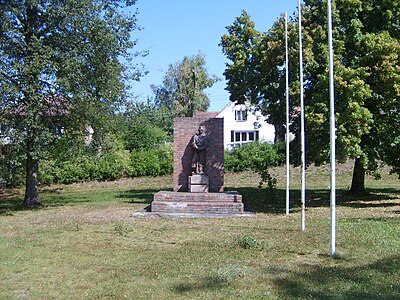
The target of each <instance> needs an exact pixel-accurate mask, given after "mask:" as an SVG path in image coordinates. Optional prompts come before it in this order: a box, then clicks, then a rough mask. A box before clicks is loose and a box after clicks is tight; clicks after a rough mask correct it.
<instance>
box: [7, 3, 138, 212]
mask: <svg viewBox="0 0 400 300" xmlns="http://www.w3.org/2000/svg"><path fill="white" fill-rule="evenodd" d="M134 3H135V1H133V0H126V1H124V0H113V1H111V0H0V18H1V20H2V21H1V23H0V90H1V98H2V102H1V105H0V108H1V110H2V114H3V115H5V116H6V118H7V120H8V123H10V124H11V125H12V126H13V128H15V132H19V133H20V134H19V135H18V138H16V139H15V140H14V142H15V143H23V144H24V145H25V156H26V192H25V198H24V206H26V207H30V206H34V205H37V204H39V203H40V200H39V192H38V179H37V175H38V170H39V161H40V159H41V153H42V148H43V147H44V146H45V145H46V144H47V143H48V142H49V141H50V138H51V131H50V128H51V126H50V125H51V123H53V122H56V121H55V120H56V119H58V120H57V122H59V121H60V120H64V121H65V117H66V116H68V118H69V119H70V120H71V119H73V122H71V123H70V124H69V125H70V126H73V124H77V125H79V124H80V125H81V126H84V125H87V124H91V125H94V126H95V125H96V124H98V122H97V121H98V120H99V117H100V116H104V115H107V114H108V115H109V114H111V113H112V112H113V111H114V110H115V109H116V108H117V106H118V104H119V103H120V102H121V101H122V100H123V99H124V96H125V90H126V88H127V84H126V82H127V80H132V79H133V80H137V79H138V77H139V76H140V73H141V70H140V69H138V68H137V67H136V66H133V67H132V68H131V69H128V65H129V64H130V62H131V60H130V59H131V58H132V56H133V55H135V54H136V53H133V52H132V51H131V49H132V47H133V46H134V45H135V42H132V41H131V39H130V33H131V32H132V31H133V30H135V29H137V25H136V23H137V20H136V12H135V13H133V14H130V15H128V14H126V13H124V11H125V9H126V8H127V7H129V6H132V5H134ZM122 61H124V64H123V63H122Z"/></svg>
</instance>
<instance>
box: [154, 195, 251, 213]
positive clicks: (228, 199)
mask: <svg viewBox="0 0 400 300" xmlns="http://www.w3.org/2000/svg"><path fill="white" fill-rule="evenodd" d="M243 211H244V206H243V203H242V195H240V194H238V193H237V192H231V193H186V192H170V191H161V192H158V193H156V194H154V201H153V202H152V203H151V212H159V213H208V214H236V213H242V212H243Z"/></svg>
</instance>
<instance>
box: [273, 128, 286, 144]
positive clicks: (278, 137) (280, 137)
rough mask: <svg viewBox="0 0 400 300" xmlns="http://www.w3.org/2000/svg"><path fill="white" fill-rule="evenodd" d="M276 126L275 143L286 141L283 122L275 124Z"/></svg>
mask: <svg viewBox="0 0 400 300" xmlns="http://www.w3.org/2000/svg"><path fill="white" fill-rule="evenodd" d="M274 127H275V139H274V143H278V142H284V141H285V133H286V131H285V127H284V126H283V124H274Z"/></svg>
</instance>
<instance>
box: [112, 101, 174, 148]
mask: <svg viewBox="0 0 400 300" xmlns="http://www.w3.org/2000/svg"><path fill="white" fill-rule="evenodd" d="M121 118H122V120H121V122H120V123H121V127H120V129H122V130H121V132H122V133H123V135H124V141H125V147H126V149H127V150H129V151H133V150H147V149H154V148H156V147H158V146H160V145H163V144H165V143H166V142H167V141H170V140H171V139H172V136H171V134H172V120H173V118H172V116H171V114H170V112H169V111H168V110H165V109H164V108H160V107H157V106H155V105H153V104H152V103H150V102H147V103H134V104H130V105H129V106H128V107H127V109H126V111H125V113H124V114H123V115H122V116H121Z"/></svg>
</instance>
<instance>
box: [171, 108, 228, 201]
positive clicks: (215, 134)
mask: <svg viewBox="0 0 400 300" xmlns="http://www.w3.org/2000/svg"><path fill="white" fill-rule="evenodd" d="M215 116H216V113H214V112H202V113H196V114H195V116H194V117H193V118H177V119H175V121H174V175H173V180H174V191H175V192H187V191H188V177H189V176H190V175H191V172H192V168H191V161H192V156H193V150H192V147H191V145H190V140H191V138H192V136H193V135H194V134H195V133H196V132H197V129H198V128H199V126H200V125H202V126H204V129H205V133H206V134H207V135H208V149H207V150H206V170H205V173H206V175H207V176H209V180H210V186H209V191H210V192H212V193H218V192H223V191H224V123H223V119H220V118H218V119H217V118H214V117H215Z"/></svg>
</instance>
